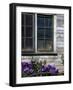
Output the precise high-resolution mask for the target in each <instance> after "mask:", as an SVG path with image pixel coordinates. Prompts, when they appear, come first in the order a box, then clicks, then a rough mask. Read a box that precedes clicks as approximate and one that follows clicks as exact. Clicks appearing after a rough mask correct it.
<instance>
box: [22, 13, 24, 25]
mask: <svg viewBox="0 0 73 90" xmlns="http://www.w3.org/2000/svg"><path fill="white" fill-rule="evenodd" d="M21 20H22V25H24V14H23V13H22V19H21Z"/></svg>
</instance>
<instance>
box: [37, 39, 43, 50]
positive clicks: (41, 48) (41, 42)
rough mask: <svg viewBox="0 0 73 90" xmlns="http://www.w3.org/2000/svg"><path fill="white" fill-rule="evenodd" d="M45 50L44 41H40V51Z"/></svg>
mask: <svg viewBox="0 0 73 90" xmlns="http://www.w3.org/2000/svg"><path fill="white" fill-rule="evenodd" d="M43 49H44V39H40V40H38V50H40V51H41V50H43Z"/></svg>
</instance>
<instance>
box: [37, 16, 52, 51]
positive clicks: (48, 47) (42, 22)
mask: <svg viewBox="0 0 73 90" xmlns="http://www.w3.org/2000/svg"><path fill="white" fill-rule="evenodd" d="M37 40H38V41H37V45H38V47H37V48H38V51H40V52H49V51H53V16H52V15H37Z"/></svg>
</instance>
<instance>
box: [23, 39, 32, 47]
mask: <svg viewBox="0 0 73 90" xmlns="http://www.w3.org/2000/svg"><path fill="white" fill-rule="evenodd" d="M32 47H33V40H32V39H30V38H26V39H25V48H26V49H31V48H32Z"/></svg>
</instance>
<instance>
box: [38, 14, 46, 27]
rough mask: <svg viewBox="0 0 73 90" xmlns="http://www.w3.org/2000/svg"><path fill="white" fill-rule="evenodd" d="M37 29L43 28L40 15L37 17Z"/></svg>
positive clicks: (42, 20) (42, 18) (42, 19)
mask: <svg viewBox="0 0 73 90" xmlns="http://www.w3.org/2000/svg"><path fill="white" fill-rule="evenodd" d="M37 27H41V28H43V27H44V17H43V16H41V15H38V17H37Z"/></svg>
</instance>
